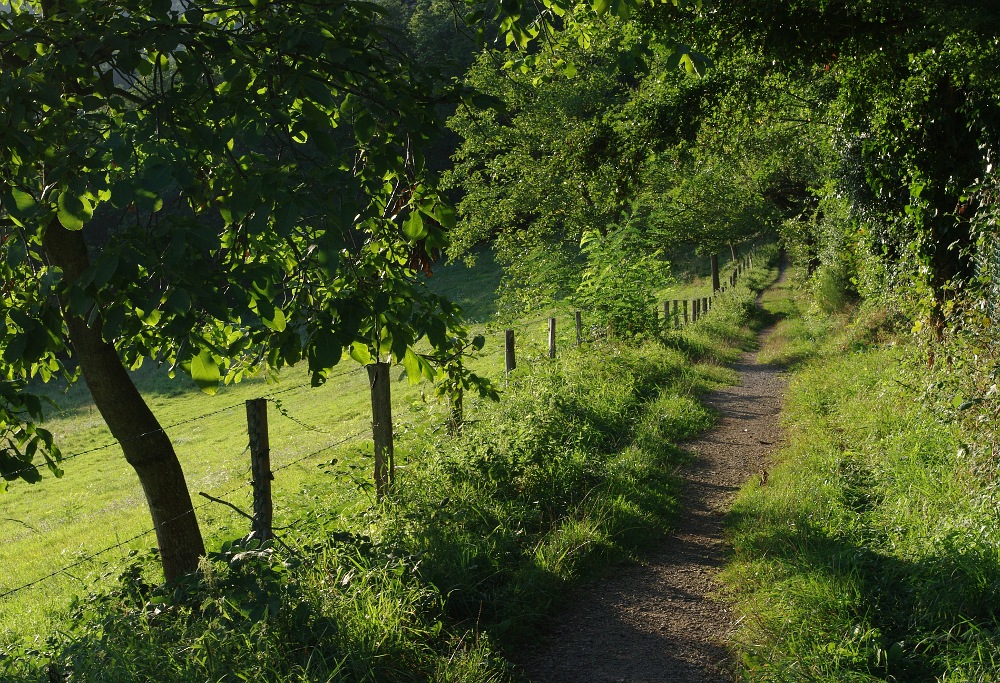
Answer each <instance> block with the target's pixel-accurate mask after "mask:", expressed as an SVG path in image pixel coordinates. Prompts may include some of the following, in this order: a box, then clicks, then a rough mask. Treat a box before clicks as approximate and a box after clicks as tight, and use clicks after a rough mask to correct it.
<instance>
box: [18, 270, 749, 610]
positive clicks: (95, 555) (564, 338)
mask: <svg viewBox="0 0 1000 683" xmlns="http://www.w3.org/2000/svg"><path fill="white" fill-rule="evenodd" d="M749 263H750V261H749V257H748V260H747V261H746V262H745V265H744V266H742V268H748V267H749ZM735 272H737V273H740V272H742V269H741V266H737V269H736V271H735ZM730 282H731V284H735V280H730ZM710 299H711V298H710V297H703V298H701V299H695V300H691V302H692V305H691V310H690V314H689V315H691V316H692V318H693V315H694V314H695V309H696V307H700V306H702V305H704V306H705V308H704V309H703V310H701V311H700V313H701V315H704V314H706V313H707V312H708V310H710V309H709V308H708V306H709V305H710V304H707V303H706V304H702V302H703V301H706V302H707V301H710ZM695 301H697V302H698V303H697V304H695V303H694V302H695ZM559 314H560V312H547V313H545V314H544V315H540V316H537V317H535V318H531V319H529V320H526V321H520V322H519V323H518V324H516V325H514V326H512V327H511V328H507V329H514V330H515V331H516V332H517V331H519V332H521V333H522V334H523V333H526V332H528V333H530V334H528V335H524V336H522V339H525V338H527V339H528V340H530V341H529V343H528V344H524V345H522V350H521V353H522V358H523V359H524V360H525V361H528V362H531V361H532V360H533V359H534V357H537V358H538V359H540V358H542V357H544V355H545V351H546V349H545V346H546V342H547V341H548V340H547V331H548V321H549V320H550V319H551V318H552V317H556V316H558V315H559ZM673 314H674V318H673V320H674V322H675V324H676V325H677V326H680V323H681V318H680V315H681V311H680V308H679V306H678V305H677V304H676V302H675V304H674V306H673ZM561 315H562V316H565V317H570V321H571V322H570V324H569V325H566V326H562V328H561V330H562V334H561V335H558V338H559V339H560V343H566V344H570V345H575V343H577V342H578V341H579V338H578V336H577V335H578V332H577V327H576V319H575V318H576V312H575V311H562V312H561ZM684 318H685V320H684V322H685V323H686V322H693V321H694V320H693V319H691V318H689V317H688V316H687V315H685V316H684ZM664 323H665V324H669V318H668V317H667V316H665V317H664ZM557 331H558V328H557ZM536 334H537V337H539V338H540V339H538V340H536V339H535V336H536ZM551 350H552V347H550V353H551ZM504 355H506V349H505V348H504V344H503V343H499V344H496V345H495V346H493V349H492V350H491V351H489V352H486V353H481V354H477V356H476V358H477V359H478V360H479V361H484V360H493V359H495V358H497V357H499V356H504ZM500 371H503V365H502V364H500ZM362 373H365V368H364V367H361V366H354V367H350V368H347V369H345V370H342V371H340V372H337V373H334V374H332V375H330V376H329V377H327V381H329V380H333V379H337V378H342V377H345V376H347V375H350V374H359V375H360V374H362ZM311 385H312V383H311V382H305V383H300V384H296V385H293V386H290V387H286V388H282V389H279V390H275V391H271V392H268V393H265V394H263V395H262V396H261V397H260V398H264V399H266V400H267V401H268V402H269V404H271V405H274V407H275V409H276V411H277V413H278V414H279V415H280V416H281V417H282V418H284V419H285V420H287V422H288V423H289V424H291V425H294V426H295V427H296V428H297V431H298V432H299V434H301V433H302V432H306V433H309V434H314V435H315V434H321V435H323V436H324V437H327V438H329V439H330V440H329V441H328V442H327V443H325V444H324V445H322V446H320V447H319V448H308V447H307V448H297V450H296V447H295V446H294V444H293V445H292V446H290V448H289V450H294V451H295V452H294V453H288V452H287V450H283V449H282V447H281V444H282V443H285V442H286V441H292V442H294V439H291V437H289V438H288V439H286V438H285V437H284V436H279V438H277V439H275V440H273V441H272V444H273V443H278V444H279V447H278V448H276V449H274V453H275V455H276V456H277V457H276V458H275V462H273V463H272V464H271V472H272V474H277V473H278V472H281V471H284V470H287V469H289V468H291V467H293V466H295V465H298V464H301V463H304V462H307V461H309V460H313V459H316V458H318V457H319V456H321V455H324V454H326V453H328V452H329V451H331V450H333V449H335V448H339V447H341V446H344V445H346V444H348V443H350V442H352V441H356V440H358V439H360V438H361V437H362V436H363V435H364V434H365V433H366V432H367V433H369V434H370V432H369V431H368V430H367V429H360V430H355V431H353V432H352V433H350V434H348V435H346V436H345V435H337V434H335V433H334V430H332V429H328V428H326V427H323V426H318V425H317V424H315V423H314V422H313V421H311V420H309V419H306V418H304V417H301V416H300V415H297V414H296V412H295V409H293V408H292V407H291V406H290V405H289V404H288V403H287V401H288V399H289V398H291V397H289V396H288V395H289V394H293V392H300V391H301V390H302V389H305V388H306V387H310V386H311ZM279 397H280V398H279ZM246 403H247V402H246V401H240V402H234V403H231V404H228V405H226V406H223V407H221V408H218V409H215V410H211V411H208V412H205V413H202V414H199V415H194V416H190V417H186V418H183V419H180V420H176V421H174V422H171V423H169V424H166V425H164V426H162V427H160V428H159V429H157V430H155V431H154V432H148V433H144V434H141V435H138V436H135V437H132V439H141V438H143V437H146V436H149V435H150V434H154V433H157V432H164V433H166V432H167V431H168V430H176V429H177V428H179V427H184V426H189V425H194V424H197V423H200V422H203V421H205V420H209V419H211V418H217V417H219V416H222V415H226V414H229V413H231V412H233V411H235V410H237V409H239V408H242V407H244V406H245V405H246ZM369 426H370V425H369ZM232 434H233V431H232V429H231V428H230V429H229V430H228V431H227V441H230V442H231V441H232ZM298 438H301V436H300V437H298ZM310 438H314V437H310ZM174 440H175V439H174ZM175 441H176V440H175ZM123 443H125V442H124V441H122V440H118V439H111V440H109V441H107V442H106V443H103V444H101V445H98V446H94V447H92V448H87V449H85V450H82V451H78V452H75V453H72V454H69V455H66V456H63V457H62V459H61V461H60V463H64V462H67V461H71V460H76V459H78V458H81V457H83V456H86V455H92V454H94V453H97V452H100V451H104V450H107V449H110V448H112V447H114V446H120V445H122V444H123ZM249 448H250V446H249V445H248V446H247V448H246V449H244V450H243V452H242V453H240V454H239V455H240V456H242V455H245V454H246V452H247V450H249ZM303 451H305V452H304V453H303ZM282 455H286V456H290V459H286V460H284V461H282V457H281V456H282ZM236 457H237V456H236V455H235V454H232V455H230V459H232V460H234V459H235V458H236ZM42 466H43V465H42V464H41V463H40V464H38V465H32V467H34V468H36V469H37V468H38V467H42ZM249 470H250V468H249V461H245V462H244V465H243V466H239V465H238V466H237V467H236V468H231V471H230V472H227V473H224V474H223V479H224V480H225V481H226V482H227V483H228V481H229V480H230V478H231V472H232V471H236V472H241V473H242V475H243V480H242V481H239V483H237V484H236V485H234V486H220V485H217V486H207V487H206V488H208V489H209V490H214V493H212V494H211V495H208V494H205V493H202V495H203V496H204V497H205V498H206V499H207V500H205V502H200V503H198V504H197V505H193V506H192V507H191V508H190V509H189V510H187V511H186V512H184V513H182V514H181V515H178V516H177V517H174V518H172V519H170V520H167V521H165V522H163V524H169V523H171V522H173V521H176V520H177V519H180V518H181V517H183V516H185V515H189V514H196V513H197V512H198V511H200V510H203V509H205V508H206V507H208V506H211V505H213V504H217V503H219V502H224V503H226V505H229V506H230V507H233V508H234V509H235V510H236V511H239V509H238V507H236V506H235V505H233V504H232V503H230V502H228V501H220V499H222V498H227V497H230V496H232V495H233V494H236V493H238V492H240V491H243V490H247V489H250V488H251V486H252V482H251V481H250V476H249V474H250V471H249ZM26 471H27V469H25V470H21V471H20V472H18V473H16V474H20V473H23V472H26ZM203 479H204V480H205V481H202V482H201V483H202V484H204V483H205V482H206V481H207V480H208V479H209V478H208V477H204V478H203ZM193 488H201V486H195V487H193ZM132 512H133V513H136V514H138V512H141V505H137V506H135V509H134V510H132ZM241 514H244V516H248V515H246V514H245V513H241ZM0 521H8V522H13V523H18V524H20V525H22V526H24V527H25V528H27V529H29V530H32V531H35V532H38V533H41V532H39V531H38V529H36V528H35V527H33V526H32V525H30V524H28V523H27V522H25V521H24V520H21V519H16V518H13V517H7V516H5V515H2V514H0ZM38 526H39V527H41V526H42V525H41V524H40V525H38ZM155 532H156V528H155V527H143V528H142V529H141V530H139V531H137V532H130V533H128V534H127V535H126V537H125V538H124V539H117V540H116V542H115V543H113V544H107V545H103V546H102V547H101V548H100V549H98V550H96V551H92V552H82V551H81V553H80V554H79V555H78V556H77V557H76V558H75V559H74V560H72V561H70V562H67V563H64V564H61V565H60V566H58V567H57V568H55V569H53V570H49V571H45V572H42V573H41V574H39V575H37V576H35V577H33V578H31V579H30V580H28V581H24V582H22V583H20V584H19V585H17V586H10V587H3V586H2V585H0V602H3V601H7V600H10V599H12V598H14V597H15V596H17V595H19V594H21V593H23V592H24V591H28V590H32V589H37V588H39V587H40V586H48V585H49V582H50V581H52V580H54V579H56V578H57V577H67V578H69V579H72V580H74V581H80V582H81V583H83V582H82V580H81V579H79V578H78V577H75V576H73V575H72V574H71V572H72V571H73V570H75V569H78V568H80V567H84V566H88V565H92V563H94V562H95V561H96V560H98V559H99V558H102V557H105V556H107V555H109V554H111V553H113V552H114V551H116V550H121V549H125V548H128V549H130V550H134V544H135V543H136V542H137V541H139V540H140V539H142V538H144V537H146V536H148V535H150V534H153V533H155ZM8 540H9V539H8Z"/></svg>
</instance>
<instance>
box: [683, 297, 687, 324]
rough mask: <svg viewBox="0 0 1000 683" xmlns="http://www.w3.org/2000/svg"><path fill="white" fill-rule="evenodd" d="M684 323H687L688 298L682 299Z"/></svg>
mask: <svg viewBox="0 0 1000 683" xmlns="http://www.w3.org/2000/svg"><path fill="white" fill-rule="evenodd" d="M684 324H685V325H687V324H688V300H687V299H684Z"/></svg>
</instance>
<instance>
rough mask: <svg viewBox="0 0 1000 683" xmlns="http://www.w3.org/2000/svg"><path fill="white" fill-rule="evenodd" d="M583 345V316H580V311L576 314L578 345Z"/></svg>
mask: <svg viewBox="0 0 1000 683" xmlns="http://www.w3.org/2000/svg"><path fill="white" fill-rule="evenodd" d="M582 343H583V316H582V315H580V311H577V312H576V345H577V346H580V344H582Z"/></svg>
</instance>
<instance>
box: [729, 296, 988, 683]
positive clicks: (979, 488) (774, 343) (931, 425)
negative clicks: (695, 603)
mask: <svg viewBox="0 0 1000 683" xmlns="http://www.w3.org/2000/svg"><path fill="white" fill-rule="evenodd" d="M765 303H766V305H767V307H768V309H769V310H770V311H771V312H772V313H774V314H775V315H776V316H777V317H779V318H780V319H781V320H780V322H779V324H778V327H777V329H776V332H775V334H774V335H773V336H772V337H771V340H770V341H769V343H768V344H767V345H766V347H765V348H764V349H763V351H762V358H766V359H769V360H771V361H772V362H783V363H786V364H788V365H789V366H791V367H793V368H796V369H797V371H796V374H795V376H794V378H793V381H792V382H791V385H790V389H789V394H788V398H787V404H786V411H785V424H786V426H787V429H788V438H789V443H788V446H787V447H786V448H785V449H783V450H782V451H781V452H780V453H779V454H778V455H777V456H776V458H775V466H774V469H773V470H772V471H771V472H770V476H769V477H768V479H767V483H766V485H764V486H761V485H760V484H759V483H757V482H754V483H750V484H748V485H747V486H746V487H745V488H744V490H743V491H742V492H741V494H740V496H739V498H738V500H737V501H736V504H735V506H734V508H733V510H732V513H731V515H730V520H729V533H730V535H731V541H732V543H733V546H734V550H735V552H734V557H733V560H732V562H731V563H730V565H729V566H728V568H727V569H726V571H725V575H724V577H725V582H726V585H727V586H728V589H729V592H730V593H731V594H732V596H734V597H735V598H736V599H737V601H738V605H739V610H740V613H741V621H740V623H741V626H740V630H739V632H738V634H737V636H736V641H735V648H736V650H737V653H738V656H739V658H740V666H741V671H742V677H743V678H742V679H741V680H749V681H775V682H778V681H780V682H783V683H784V682H788V681H831V682H832V681H949V682H950V681H995V680H1000V620H998V618H997V616H998V606H1000V524H998V510H1000V485H998V480H997V477H996V465H997V463H996V458H995V456H993V455H992V454H990V453H984V452H983V451H982V450H979V451H974V449H971V448H970V447H969V445H968V444H969V443H970V435H969V434H968V432H966V431H965V430H964V429H963V427H962V424H963V423H962V415H963V412H962V411H965V410H968V409H969V406H967V405H966V406H964V407H963V406H961V405H960V404H959V401H958V400H956V397H955V396H953V395H951V394H949V393H948V392H947V391H946V390H942V386H943V385H942V384H940V383H939V382H937V380H936V379H935V376H934V375H932V374H930V371H928V369H927V366H926V357H924V356H921V355H919V354H918V353H917V352H916V350H915V349H912V348H910V347H909V346H908V345H907V342H906V335H905V334H904V335H901V336H897V335H896V334H895V333H894V332H893V330H892V325H891V324H890V323H891V321H892V317H891V316H890V315H888V314H887V313H886V311H884V310H881V309H879V308H876V307H867V308H864V309H863V310H862V311H861V312H859V313H856V314H855V315H854V316H853V317H849V316H847V315H840V316H836V315H835V316H832V317H830V316H827V315H825V314H822V313H820V312H819V311H818V309H817V308H816V306H815V305H814V304H813V303H812V302H811V300H810V299H809V298H808V297H807V296H805V295H804V294H802V293H797V292H795V290H794V289H793V288H792V287H791V286H788V287H786V288H785V289H784V290H776V291H774V292H771V293H769V295H768V297H766V298H765ZM940 372H947V369H942V370H941V371H940ZM974 452H975V453H976V454H975V455H974Z"/></svg>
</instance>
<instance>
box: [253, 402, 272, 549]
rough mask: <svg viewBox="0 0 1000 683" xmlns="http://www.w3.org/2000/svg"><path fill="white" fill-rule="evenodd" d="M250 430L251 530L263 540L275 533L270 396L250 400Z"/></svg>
mask: <svg viewBox="0 0 1000 683" xmlns="http://www.w3.org/2000/svg"><path fill="white" fill-rule="evenodd" d="M246 407H247V434H248V435H249V437H250V476H251V477H253V482H252V484H253V521H252V522H251V531H253V535H254V538H256V539H257V540H259V541H261V542H262V543H263V542H264V541H266V540H267V539H269V538H271V537H272V536H273V535H274V532H273V531H272V530H271V520H272V518H273V515H274V505H273V503H272V502H271V480H272V479H274V475H273V474H272V473H271V443H270V439H269V438H268V434H267V399H266V398H254V399H251V400H249V401H247V402H246Z"/></svg>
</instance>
